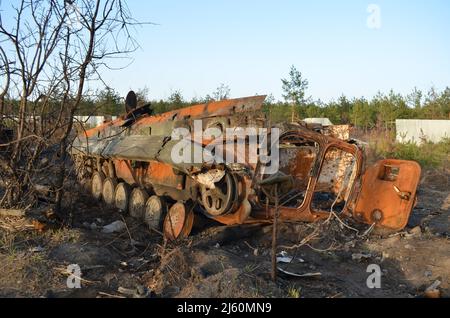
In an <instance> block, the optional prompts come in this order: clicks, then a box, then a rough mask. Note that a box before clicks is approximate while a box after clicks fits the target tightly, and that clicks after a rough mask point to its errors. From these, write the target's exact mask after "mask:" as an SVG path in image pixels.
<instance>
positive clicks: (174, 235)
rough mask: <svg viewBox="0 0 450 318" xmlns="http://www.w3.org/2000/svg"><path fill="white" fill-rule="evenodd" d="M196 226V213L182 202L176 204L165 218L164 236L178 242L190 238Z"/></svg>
mask: <svg viewBox="0 0 450 318" xmlns="http://www.w3.org/2000/svg"><path fill="white" fill-rule="evenodd" d="M193 225H194V212H193V211H192V209H191V208H188V207H186V205H185V204H183V203H182V202H178V203H176V204H174V205H173V206H172V207H171V208H170V210H169V212H168V213H167V215H166V217H165V218H164V236H165V237H166V238H167V239H169V240H171V241H176V240H180V239H185V238H187V237H188V236H189V234H190V233H191V231H192V227H193Z"/></svg>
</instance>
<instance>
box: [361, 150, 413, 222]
mask: <svg viewBox="0 0 450 318" xmlns="http://www.w3.org/2000/svg"><path fill="white" fill-rule="evenodd" d="M420 174H421V168H420V166H419V164H418V163H416V162H413V161H404V160H393V159H388V160H382V161H379V162H377V163H376V164H375V165H373V166H371V167H369V168H368V169H367V170H366V172H365V173H364V175H363V177H362V181H361V189H360V192H359V195H358V197H357V201H356V206H355V209H354V210H353V215H354V217H355V218H356V219H358V220H360V221H362V222H364V223H367V224H374V223H375V224H377V226H378V227H381V228H386V229H389V230H393V231H399V230H402V229H403V228H404V227H405V226H406V225H407V223H408V219H409V216H410V214H411V211H412V209H413V208H414V205H415V202H416V192H417V187H418V185H419V180H420Z"/></svg>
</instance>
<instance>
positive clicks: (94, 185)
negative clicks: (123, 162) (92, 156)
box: [91, 171, 105, 200]
mask: <svg viewBox="0 0 450 318" xmlns="http://www.w3.org/2000/svg"><path fill="white" fill-rule="evenodd" d="M104 181H105V175H104V174H103V172H98V171H96V172H94V174H93V175H92V182H91V193H92V196H93V197H94V199H96V200H101V198H102V192H103V182H104Z"/></svg>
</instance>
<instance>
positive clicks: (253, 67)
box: [104, 0, 450, 101]
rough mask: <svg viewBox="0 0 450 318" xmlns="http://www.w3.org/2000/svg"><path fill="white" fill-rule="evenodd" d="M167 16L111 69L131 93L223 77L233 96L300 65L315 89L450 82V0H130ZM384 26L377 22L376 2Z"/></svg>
mask: <svg viewBox="0 0 450 318" xmlns="http://www.w3.org/2000/svg"><path fill="white" fill-rule="evenodd" d="M127 3H128V5H129V8H130V10H131V12H132V14H133V15H134V16H135V18H136V19H138V20H141V21H151V22H154V23H157V24H158V25H154V26H144V27H139V28H138V29H137V34H136V39H137V40H138V41H139V43H140V45H141V48H140V49H139V50H138V51H137V52H136V53H134V58H135V61H134V63H133V64H132V65H131V66H130V67H128V68H127V69H126V70H121V71H115V72H109V71H108V72H104V77H105V80H106V82H107V83H109V84H110V85H111V87H113V88H114V89H116V90H117V91H118V92H119V93H120V94H121V95H125V94H126V92H127V90H128V89H131V88H133V89H137V88H141V87H144V86H147V87H148V88H149V90H150V95H151V98H155V99H159V98H165V97H167V96H168V95H169V94H170V93H171V92H172V91H173V90H180V91H181V92H182V93H183V95H184V96H185V97H186V98H188V99H190V98H192V97H194V96H199V97H200V96H204V95H206V94H208V93H211V92H212V91H214V89H215V88H216V87H217V86H219V85H220V84H221V83H225V84H227V85H229V86H230V88H231V94H232V96H233V97H240V96H247V95H253V94H255V93H259V94H270V93H272V94H274V96H275V97H276V98H277V99H281V81H280V79H281V78H282V77H286V76H287V74H288V71H289V67H290V65H295V66H296V67H297V68H298V69H299V70H300V71H301V72H302V73H303V74H304V76H305V77H306V78H307V79H308V80H309V82H310V88H309V95H311V96H312V97H313V98H314V99H319V98H320V99H322V100H324V101H328V100H330V99H333V98H338V97H339V96H340V95H341V94H345V95H348V96H351V97H353V96H355V97H356V96H357V97H359V96H366V97H371V96H373V95H374V94H376V92H377V91H379V90H380V91H382V92H387V91H389V90H390V89H391V88H392V89H394V90H395V91H398V92H400V93H403V94H406V93H408V92H410V91H411V90H412V89H413V88H414V87H418V88H420V89H425V90H427V89H428V88H430V87H431V86H435V87H436V88H438V89H443V88H445V87H446V86H450V1H447V0H430V1H406V0H390V1H377V0H372V1H362V0H347V1H332V0H318V1H317V0H316V1H299V0H278V1H275V0H272V1H266V0H189V1H186V0H159V1H156V0H150V1H141V0H129V1H127ZM371 3H374V4H377V5H378V6H379V8H380V9H381V28H380V29H371V28H369V27H368V26H367V19H368V17H369V15H370V13H369V12H367V8H368V6H369V4H371Z"/></svg>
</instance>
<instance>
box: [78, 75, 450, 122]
mask: <svg viewBox="0 0 450 318" xmlns="http://www.w3.org/2000/svg"><path fill="white" fill-rule="evenodd" d="M281 84H282V89H283V100H282V101H276V100H275V98H274V97H273V95H269V96H268V97H267V99H266V102H265V104H264V108H263V110H264V112H265V113H266V114H267V115H268V117H269V118H270V119H271V120H272V121H273V122H288V121H295V120H298V119H302V118H316V117H325V118H329V119H330V120H331V122H332V123H334V124H350V125H353V126H355V127H358V128H361V129H364V130H369V129H372V128H384V129H390V128H392V127H393V125H394V124H395V120H396V119H450V87H446V88H445V89H444V90H441V91H439V90H437V89H436V88H434V87H432V88H430V89H429V90H428V91H427V92H423V91H421V90H419V89H417V88H414V89H413V90H412V91H411V93H409V94H406V95H402V94H399V93H397V92H395V91H394V90H391V91H390V92H388V93H382V92H379V93H378V94H376V95H375V96H374V97H373V98H370V99H368V98H365V97H355V98H349V97H347V96H345V95H342V96H340V97H339V98H337V100H332V101H330V102H327V103H325V102H323V101H321V100H314V99H313V98H312V97H307V90H308V86H309V82H308V80H307V79H305V78H304V77H303V75H302V74H301V72H299V71H298V70H297V69H296V68H295V67H291V70H290V72H289V77H288V78H287V79H282V80H281ZM136 94H137V96H138V103H139V104H141V105H143V104H146V103H151V104H152V108H153V110H154V112H155V113H163V112H166V111H171V110H174V109H179V108H183V107H188V106H191V105H196V104H201V103H206V102H208V101H213V100H223V99H227V98H231V90H230V88H229V87H228V86H227V85H225V84H221V85H220V86H219V87H218V88H217V89H216V90H215V91H214V92H213V93H212V94H208V95H207V96H205V97H204V98H193V99H191V100H187V99H185V98H184V97H183V95H182V93H181V91H179V90H176V91H173V92H172V93H171V94H170V96H169V97H168V98H167V99H160V100H152V99H151V98H150V91H149V89H148V88H144V89H140V90H137V91H136ZM123 112H124V105H123V98H121V96H120V94H119V93H118V92H116V91H115V90H114V89H112V88H106V89H103V90H101V91H99V92H98V93H97V94H96V95H95V97H90V98H86V99H85V100H83V102H82V103H81V105H80V108H79V110H78V114H79V115H93V114H95V115H112V116H117V115H121V114H123Z"/></svg>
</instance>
